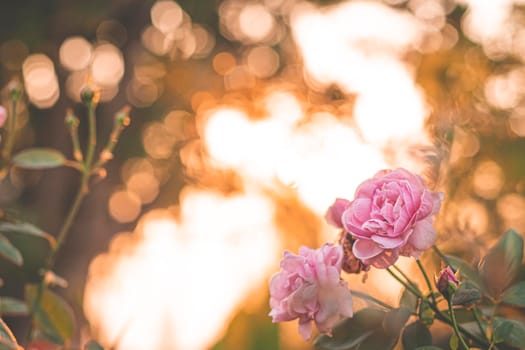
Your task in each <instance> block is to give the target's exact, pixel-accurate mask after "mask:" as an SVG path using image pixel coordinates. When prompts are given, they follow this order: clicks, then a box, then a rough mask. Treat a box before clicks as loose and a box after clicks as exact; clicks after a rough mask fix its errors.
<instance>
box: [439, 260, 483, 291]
mask: <svg viewBox="0 0 525 350" xmlns="http://www.w3.org/2000/svg"><path fill="white" fill-rule="evenodd" d="M447 261H448V262H449V264H450V265H451V266H452V268H453V269H454V271H458V270H459V276H460V278H461V277H465V278H466V279H467V280H469V281H470V282H472V283H474V284H476V285H477V286H478V287H479V289H481V288H482V287H483V280H482V279H481V276H480V275H479V273H478V271H477V270H476V269H474V268H473V267H472V266H470V265H469V264H468V263H467V262H466V261H464V260H462V259H460V258H457V257H455V256H452V255H447Z"/></svg>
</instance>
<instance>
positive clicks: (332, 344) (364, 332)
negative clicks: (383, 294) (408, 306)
mask: <svg viewBox="0 0 525 350" xmlns="http://www.w3.org/2000/svg"><path fill="white" fill-rule="evenodd" d="M385 314H386V313H385V312H384V311H381V310H378V309H373V308H365V309H362V310H359V311H358V312H356V313H355V314H354V316H353V317H352V318H347V319H344V320H343V321H341V322H340V323H339V324H338V325H337V326H336V327H335V328H334V329H333V332H332V336H331V337H329V336H327V335H321V336H320V337H318V338H317V339H316V340H315V342H314V345H315V348H316V349H318V350H347V349H355V348H356V347H357V346H358V345H359V344H361V343H362V342H364V341H365V340H366V339H367V338H368V337H370V336H371V335H372V334H373V333H374V331H376V330H378V329H381V330H382V324H383V319H384V317H385Z"/></svg>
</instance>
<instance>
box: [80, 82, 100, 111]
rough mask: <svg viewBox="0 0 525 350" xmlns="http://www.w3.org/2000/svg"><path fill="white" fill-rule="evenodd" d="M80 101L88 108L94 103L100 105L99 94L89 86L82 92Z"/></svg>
mask: <svg viewBox="0 0 525 350" xmlns="http://www.w3.org/2000/svg"><path fill="white" fill-rule="evenodd" d="M80 99H81V100H82V103H83V104H85V105H86V106H89V105H91V104H93V103H98V98H97V93H96V91H95V90H94V89H92V88H91V86H89V85H86V86H85V87H84V88H83V89H82V91H80Z"/></svg>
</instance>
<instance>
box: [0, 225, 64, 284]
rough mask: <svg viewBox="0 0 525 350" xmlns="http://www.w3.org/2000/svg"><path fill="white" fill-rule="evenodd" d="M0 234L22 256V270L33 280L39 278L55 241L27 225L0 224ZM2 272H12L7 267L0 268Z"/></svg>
mask: <svg viewBox="0 0 525 350" xmlns="http://www.w3.org/2000/svg"><path fill="white" fill-rule="evenodd" d="M0 234H2V235H3V236H5V237H6V238H7V239H8V240H9V242H10V243H11V244H12V245H13V246H14V247H15V248H16V249H17V250H18V251H19V252H20V254H21V255H22V259H23V266H22V268H23V270H24V271H25V272H27V273H28V274H29V275H30V276H33V278H35V279H37V278H39V274H40V270H41V269H42V268H43V267H44V266H45V264H46V261H47V257H48V256H49V254H50V252H51V251H52V249H53V248H54V246H55V244H56V243H55V239H54V238H53V237H52V236H51V235H49V234H47V233H46V232H44V231H42V230H41V229H39V228H38V227H36V226H34V225H31V224H28V223H10V222H0ZM2 271H4V273H8V272H9V271H12V270H10V267H9V266H2ZM6 271H7V272H6Z"/></svg>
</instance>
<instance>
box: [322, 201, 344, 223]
mask: <svg viewBox="0 0 525 350" xmlns="http://www.w3.org/2000/svg"><path fill="white" fill-rule="evenodd" d="M349 206H350V201H349V200H347V199H343V198H337V199H336V200H335V202H334V204H332V206H331V207H330V208H328V210H327V211H326V215H325V219H326V221H327V222H328V223H329V224H330V225H332V226H335V227H339V228H342V227H343V223H342V222H341V216H342V215H343V212H344V211H345V210H346V209H347V208H348V207H349Z"/></svg>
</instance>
